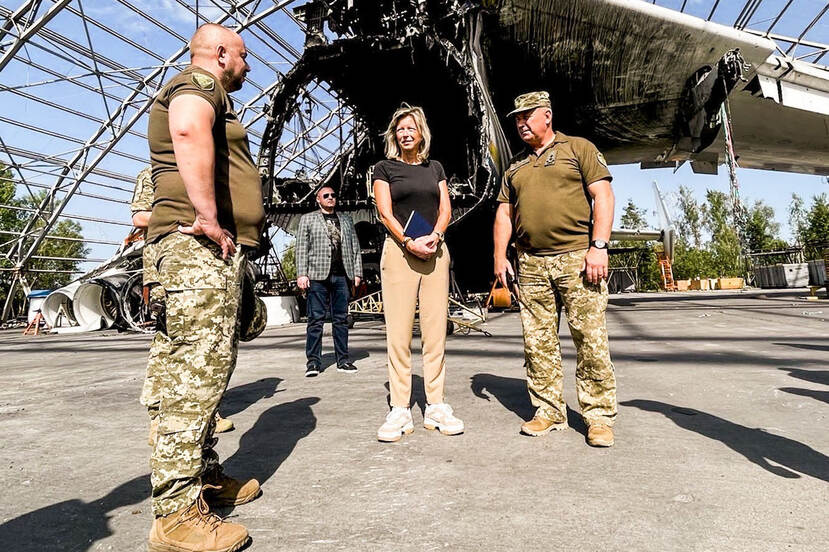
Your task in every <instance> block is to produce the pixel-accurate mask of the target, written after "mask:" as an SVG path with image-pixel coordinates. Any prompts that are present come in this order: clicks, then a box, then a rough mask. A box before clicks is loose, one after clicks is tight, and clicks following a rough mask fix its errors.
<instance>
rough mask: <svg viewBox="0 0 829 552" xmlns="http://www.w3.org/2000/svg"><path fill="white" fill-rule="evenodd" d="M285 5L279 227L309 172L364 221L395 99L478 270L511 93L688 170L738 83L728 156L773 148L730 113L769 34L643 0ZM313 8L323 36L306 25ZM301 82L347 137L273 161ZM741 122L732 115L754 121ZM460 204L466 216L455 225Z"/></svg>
mask: <svg viewBox="0 0 829 552" xmlns="http://www.w3.org/2000/svg"><path fill="white" fill-rule="evenodd" d="M323 7H324V8H325V9H322V8H323ZM297 13H299V14H309V13H313V14H315V15H314V20H313V21H309V24H308V31H307V40H306V49H305V52H304V54H303V56H302V58H301V59H300V60H299V62H298V63H296V65H295V66H294V68H293V70H292V71H291V72H290V73H288V74H287V75H286V76H285V77H284V79H283V80H282V82H280V83H279V85H278V86H277V87H276V90H275V92H274V94H273V96H272V102H271V105H270V114H269V115H270V116H269V124H268V128H267V130H266V133H265V140H264V141H263V147H262V154H261V158H260V166H261V170H262V174H263V178H264V185H265V187H266V191H267V193H268V197H269V203H268V205H267V211H268V213H269V216H270V220H271V223H272V224H276V225H278V226H280V227H282V228H284V229H286V230H287V231H288V232H292V231H293V230H294V228H295V225H296V220H297V218H298V214H299V213H302V212H307V211H309V210H312V209H314V208H315V207H316V205H315V204H314V201H313V190H314V189H316V187H318V186H319V185H321V184H323V183H326V184H329V185H332V186H333V187H335V188H339V189H340V198H341V208H344V209H348V210H352V211H354V212H355V213H357V216H356V217H355V218H356V219H358V220H360V221H361V222H365V223H367V224H373V225H375V227H376V228H378V229H379V226H378V225H377V223H376V218H375V217H374V214H373V208H372V199H371V197H370V182H371V176H370V168H371V166H372V165H373V164H374V163H375V162H377V161H378V160H379V159H382V157H383V142H382V133H383V131H384V130H385V128H386V125H387V123H388V120H389V118H390V116H391V114H392V113H393V112H394V110H395V109H396V108H397V107H398V106H399V105H400V104H401V103H402V102H406V103H408V104H411V105H420V106H422V107H423V108H424V110H425V111H426V114H427V117H428V119H429V124H430V127H431V130H432V134H433V145H432V157H433V158H434V159H437V160H439V161H441V163H443V165H444V167H445V168H446V172H447V176H448V179H449V187H450V193H451V195H452V200H453V206H454V207H455V208H456V212H455V213H454V214H455V217H454V218H453V227H452V228H451V232H450V233H449V239H450V243H451V241H452V240H457V241H462V242H463V243H464V247H461V248H455V250H456V251H459V252H461V253H460V254H461V256H463V255H464V254H466V253H468V254H469V255H470V256H474V257H476V258H477V262H476V263H475V264H476V270H477V271H478V272H482V273H486V274H487V275H488V271H487V270H485V269H486V268H487V267H481V266H480V259H489V258H490V256H491V255H490V253H491V238H490V236H489V233H490V232H489V227H488V225H489V223H491V220H492V211H493V208H494V205H495V202H494V201H493V199H494V197H495V195H496V193H497V189H498V186H499V182H500V174H501V173H502V171H503V170H504V168H505V167H506V166H507V165H508V160H509V158H510V157H511V154H512V153H513V152H515V151H518V150H519V149H521V148H522V147H523V143H521V141H520V140H519V139H518V138H517V136H516V134H515V132H514V131H513V129H512V125H513V122H512V120H511V119H510V118H508V117H506V116H505V114H506V113H507V112H509V111H510V110H511V109H512V107H513V105H512V100H513V98H514V97H515V96H517V95H519V94H522V93H525V92H528V91H531V90H547V91H549V92H550V94H551V98H552V101H553V112H554V126H555V128H556V129H559V130H562V131H563V132H565V133H567V134H573V135H578V136H584V137H586V138H588V139H590V140H592V141H593V142H594V143H596V145H597V146H599V148H600V149H602V150H603V151H604V152H605V156H606V158H607V160H608V162H609V163H611V164H623V163H642V166H643V168H645V167H649V166H652V167H658V166H674V165H675V164H676V163H680V162H685V161H690V162H691V164H692V167H693V168H694V170H695V171H696V172H702V173H715V172H716V170H717V166H718V164H719V162H720V161H721V150H722V144H721V140H720V139H719V138H718V136H719V134H720V125H721V121H720V119H719V117H720V107H721V105H722V103H723V102H724V101H725V100H726V99H727V98H729V97H732V98H735V97H737V98H740V99H738V100H737V102H736V105H734V106H733V113H734V121H733V123H734V127H735V129H736V131H735V136H736V139H737V147H738V155H741V158H740V161H741V163H742V164H743V166H748V167H758V168H761V167H762V168H773V166H774V162H773V161H771V160H769V157H770V156H773V155H774V153H775V152H776V151H777V150H779V149H780V148H782V149H786V145H785V144H784V143H783V142H785V141H786V140H787V138H782V139H781V140H783V141H782V142H781V140H778V141H777V142H774V143H773V144H772V145H771V147H770V148H765V147H764V145H765V144H767V143H768V139H767V137H766V136H762V135H760V134H759V132H753V131H752V130H748V131H746V132H742V131H741V128H743V121H742V118H743V117H746V118H749V119H758V117H757V116H756V114H755V113H754V111H755V109H752V108H750V107H748V106H747V105H746V102H745V97H748V98H751V99H752V100H753V99H755V96H757V95H756V94H754V95H753V94H752V91H753V90H755V88H756V86H754V87H753V88H752V86H753V85H752V81H753V80H754V79H756V71H757V68H758V67H759V66H761V65H763V64H764V63H765V62H766V60H767V59H769V56H770V54H771V53H772V51H773V50H774V43H773V42H771V41H770V40H769V39H767V38H762V37H758V36H755V35H752V34H749V33H745V32H741V31H739V30H736V29H732V28H729V27H725V26H722V25H718V24H715V23H711V22H706V21H704V20H702V19H698V18H695V17H692V16H689V15H686V14H682V13H678V12H675V11H672V10H668V9H665V8H660V7H658V6H653V5H650V4H647V3H644V2H626V1H622V0H581V1H578V2H573V1H566V0H481V1H474V2H473V1H459V0H381V1H376V0H372V1H369V0H329V1H327V2H320V1H319V0H314V1H312V2H309V3H308V4H306V5H304V6H301V7H300V8H299V9H298V11H297ZM323 15H324V18H325V22H326V23H327V26H328V29H329V31H330V32H331V33H334V34H336V35H337V38H333V39H330V40H329V38H330V37H329V38H326V37H325V36H323V35H321V33H320V29H321V24H322V23H321V18H322V17H323ZM309 17H310V16H309ZM315 82H325V83H326V85H328V86H330V88H331V90H332V91H334V92H335V93H336V95H337V97H338V98H339V99H341V100H342V101H343V102H344V103H345V104H346V105H347V106H348V108H349V109H350V110H351V112H352V113H353V115H354V123H353V124H354V131H353V133H352V136H351V137H350V138H349V139H348V141H347V142H343V143H341V144H340V160H339V162H338V163H336V164H335V166H334V168H333V169H331V170H329V171H328V172H326V173H325V174H324V175H316V176H315V177H313V178H307V175H305V174H294V175H290V174H289V175H286V174H284V171H283V173H281V174H278V173H279V171H277V170H276V168H277V167H275V166H274V163H273V158H274V156H273V152H274V149H275V148H277V147H278V144H279V137H280V134H281V132H282V129H283V126H284V124H285V123H286V121H287V120H289V119H290V118H291V117H292V116H293V115H294V114H295V113H296V110H297V109H298V104H299V101H300V98H301V97H302V94H303V90H304V89H305V88H306V87H308V86H310V85H311V84H312V83H315ZM827 82H829V79H827ZM780 109H782V110H786V109H788V108H787V107H784V106H780ZM800 116H801V118H805V119H806V121H802V122H803V123H804V124H807V123H808V124H811V125H812V126H814V127H815V135H816V136H817V138H818V141H819V140H820V138H821V136H820V132H821V129H823V131H824V132H829V130H827V129H829V125H826V117H825V116H821V115H819V114H815V113H812V112H809V111H801V112H800ZM821 117H823V122H821ZM795 118H797V117H795ZM760 119H762V117H760ZM745 122H746V128H747V129H751V128H752V125H755V126H756V125H758V124H759V125H760V126H762V125H763V124H764V123H763V122H758V121H757V120H747V121H745ZM765 124H767V125H768V124H774V123H773V122H772V121H766V122H765ZM808 124H807V126H808ZM815 125H817V126H815ZM741 132H742V133H741ZM820 147H821V146H814V145H813V146H812V147H811V148H807V150H805V151H807V152H808V151H810V150H812V151H818V150H820ZM800 155H801V156H803V155H804V150H803V149H802V148H801V150H800ZM781 162H782V163H783V166H785V168H786V169H787V170H792V171H795V172H820V171H822V170H824V168H823V164H825V163H822V162H820V161H816V160H812V162H811V163H805V164H803V165H802V166H798V165H796V164H794V163H789V162H788V160H787V159H786V158H785V155H784V156H783V159H782V161H781ZM465 218H466V219H470V220H474V223H473V222H470V224H468V225H466V226H467V228H464V225H458V224H457V223H458V222H459V221H461V220H464V219H465ZM378 231H379V230H378ZM470 243H471V244H473V245H472V246H467V244H470ZM460 279H461V280H463V276H462V275H461V276H460Z"/></svg>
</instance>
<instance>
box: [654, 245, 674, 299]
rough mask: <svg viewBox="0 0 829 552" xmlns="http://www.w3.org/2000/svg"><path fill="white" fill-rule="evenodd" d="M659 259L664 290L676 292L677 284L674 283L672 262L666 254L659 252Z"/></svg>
mask: <svg viewBox="0 0 829 552" xmlns="http://www.w3.org/2000/svg"><path fill="white" fill-rule="evenodd" d="M656 255H657V259H659V273H660V274H661V275H662V289H664V290H665V291H676V290H677V287H676V282H674V271H673V269H672V268H671V260H670V259H669V258H668V256H667V255H665V253H664V252H658V253H657V254H656Z"/></svg>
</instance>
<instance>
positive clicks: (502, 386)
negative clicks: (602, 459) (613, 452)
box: [470, 374, 587, 436]
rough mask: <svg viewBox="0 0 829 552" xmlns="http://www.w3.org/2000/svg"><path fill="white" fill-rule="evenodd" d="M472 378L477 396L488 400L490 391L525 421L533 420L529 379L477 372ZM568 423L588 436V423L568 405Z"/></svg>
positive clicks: (533, 412)
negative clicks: (528, 390)
mask: <svg viewBox="0 0 829 552" xmlns="http://www.w3.org/2000/svg"><path fill="white" fill-rule="evenodd" d="M470 379H471V380H472V383H471V385H470V387H471V388H472V393H473V394H474V395H475V396H476V397H479V398H481V399H484V400H486V401H488V400H489V395H488V394H487V392H489V393H490V394H492V396H494V397H495V398H496V399H497V400H498V402H499V403H501V404H502V405H503V406H504V408H506V409H507V410H509V411H510V412H512V413H514V414H515V415H516V416H518V417H519V418H521V419H522V420H524V421H527V420H531V419H532V417H533V416H534V415H535V407H534V406H533V405H532V403H531V402H530V398H529V395H528V393H527V380H525V379H521V378H506V377H504V376H496V375H493V374H475V375H474V376H472V377H471V378H470ZM567 423H568V424H569V425H570V427H571V428H573V429H574V430H575V431H577V432H578V433H581V434H582V435H584V436H587V425H586V424H585V423H584V419H583V418H582V417H581V414H579V413H578V412H576V411H575V410H573V409H572V408H570V407H569V406H568V407H567Z"/></svg>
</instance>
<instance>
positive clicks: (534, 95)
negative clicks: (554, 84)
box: [507, 91, 552, 117]
mask: <svg viewBox="0 0 829 552" xmlns="http://www.w3.org/2000/svg"><path fill="white" fill-rule="evenodd" d="M536 107H549V108H551V109H552V105H551V104H550V94H549V93H547V92H544V91H539V92H527V93H526V94H521V95H520V96H518V97H517V98H515V109H513V110H512V111H510V112H509V113H507V117H512V116H513V115H515V114H516V113H521V112H522V111H527V110H528V109H533V108H536Z"/></svg>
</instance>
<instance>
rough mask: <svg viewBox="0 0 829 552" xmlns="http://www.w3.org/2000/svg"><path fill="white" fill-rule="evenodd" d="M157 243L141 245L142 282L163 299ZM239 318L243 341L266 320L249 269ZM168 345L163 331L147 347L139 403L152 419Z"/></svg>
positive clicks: (158, 400) (258, 331) (156, 297)
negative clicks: (147, 353) (147, 351)
mask: <svg viewBox="0 0 829 552" xmlns="http://www.w3.org/2000/svg"><path fill="white" fill-rule="evenodd" d="M158 245H159V244H158V243H148V244H146V245H145V246H144V250H143V262H144V285H145V286H150V298H151V300H160V301H164V295H165V292H164V288H163V287H162V286H161V285H160V282H159V279H158V265H157V263H158V254H157V253H156V249H157V248H158ZM240 317H241V323H240V329H239V340H240V341H245V342H247V341H251V340H252V339H254V338H256V337H258V336H259V334H261V333H262V332H263V331H264V330H265V325H266V324H267V322H268V310H267V307H265V303H264V301H262V300H261V299H260V298H259V297H257V296H256V295H255V294H254V291H253V274H252V272H251V271H246V272H245V279H244V281H243V285H242V311H241V313H240ZM169 347H170V338H169V337H168V336H167V335H166V334H164V333H162V332H156V333H155V336H154V337H153V342H152V345H151V347H150V357H149V359H148V360H147V375H146V377H145V378H144V386H143V388H142V389H141V398H140V402H141V404H142V405H144V406H145V407H147V414H149V416H150V421H151V422H152V421H153V420H155V419H156V417H157V416H158V407H159V404H160V403H161V386H162V385H164V378H163V377H164V374H165V372H164V370H163V369H161V367H160V366H159V357H160V356H162V355H163V354H165V352H166V351H168V350H169Z"/></svg>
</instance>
